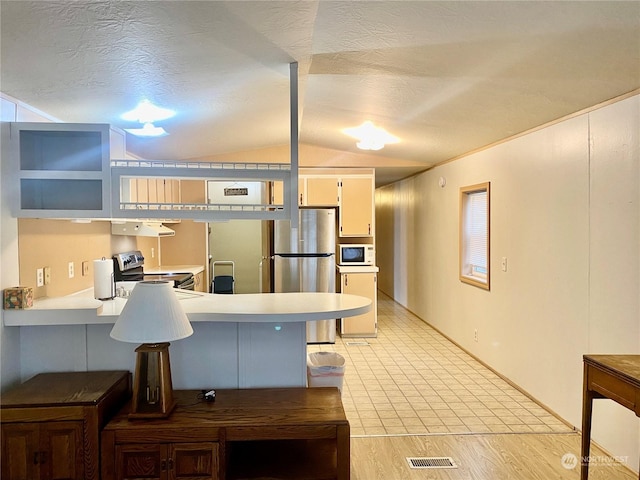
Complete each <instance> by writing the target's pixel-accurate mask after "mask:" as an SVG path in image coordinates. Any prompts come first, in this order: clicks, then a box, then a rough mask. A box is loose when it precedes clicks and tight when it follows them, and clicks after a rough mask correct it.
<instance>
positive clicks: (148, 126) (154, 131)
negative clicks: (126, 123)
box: [125, 122, 169, 137]
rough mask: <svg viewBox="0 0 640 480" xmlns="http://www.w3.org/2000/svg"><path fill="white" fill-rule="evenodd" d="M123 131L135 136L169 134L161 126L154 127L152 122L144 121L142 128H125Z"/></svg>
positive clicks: (161, 135) (162, 135)
mask: <svg viewBox="0 0 640 480" xmlns="http://www.w3.org/2000/svg"><path fill="white" fill-rule="evenodd" d="M125 131H127V132H129V133H130V134H131V135H136V136H137V137H164V136H165V135H169V134H168V133H167V131H166V130H165V129H164V128H162V127H156V126H155V125H154V124H153V123H150V122H149V123H145V124H144V126H143V127H142V128H125Z"/></svg>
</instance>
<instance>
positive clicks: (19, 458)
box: [2, 422, 84, 480]
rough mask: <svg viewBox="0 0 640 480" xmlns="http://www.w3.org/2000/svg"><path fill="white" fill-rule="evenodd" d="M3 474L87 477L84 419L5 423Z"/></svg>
mask: <svg viewBox="0 0 640 480" xmlns="http://www.w3.org/2000/svg"><path fill="white" fill-rule="evenodd" d="M2 478H8V479H11V480H35V479H38V478H40V479H43V480H84V456H83V447H82V422H46V423H45V422H43V423H15V424H4V425H2Z"/></svg>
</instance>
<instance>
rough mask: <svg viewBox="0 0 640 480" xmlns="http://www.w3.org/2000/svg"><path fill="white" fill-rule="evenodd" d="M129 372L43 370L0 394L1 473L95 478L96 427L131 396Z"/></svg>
mask: <svg viewBox="0 0 640 480" xmlns="http://www.w3.org/2000/svg"><path fill="white" fill-rule="evenodd" d="M130 382H131V381H130V373H129V372H69V373H43V374H39V375H36V376H35V377H33V378H32V379H30V380H28V381H27V382H25V383H23V384H22V385H20V386H18V387H17V388H15V389H12V390H9V391H7V392H6V393H5V394H3V395H2V399H1V403H0V407H1V418H2V467H1V471H2V475H1V477H2V478H3V479H4V478H6V479H10V480H36V479H47V480H98V479H99V478H100V468H99V452H100V445H99V442H100V429H101V428H102V426H103V425H104V424H105V423H106V422H107V421H108V420H109V418H110V416H111V415H113V414H114V413H115V412H116V411H117V410H118V409H119V408H120V407H121V406H122V405H123V404H124V403H125V402H126V401H127V399H128V398H129V397H130V395H131V393H130V392H131V383H130Z"/></svg>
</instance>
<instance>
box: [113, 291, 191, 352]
mask: <svg viewBox="0 0 640 480" xmlns="http://www.w3.org/2000/svg"><path fill="white" fill-rule="evenodd" d="M192 333H193V328H191V324H190V323H189V319H188V318H187V315H186V314H185V313H184V310H183V309H182V305H180V301H179V300H178V297H177V296H176V294H175V292H174V290H173V287H172V285H171V283H169V282H161V281H160V282H156V281H153V282H138V283H136V285H135V287H134V288H133V290H132V291H131V296H130V297H129V299H128V300H127V303H126V305H125V306H124V308H123V309H122V313H120V316H119V317H118V320H117V321H116V324H115V325H114V326H113V329H112V330H111V338H114V339H116V340H120V341H122V342H131V343H161V342H170V341H172V340H180V339H181V338H186V337H188V336H189V335H191V334H192Z"/></svg>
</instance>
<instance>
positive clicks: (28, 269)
mask: <svg viewBox="0 0 640 480" xmlns="http://www.w3.org/2000/svg"><path fill="white" fill-rule="evenodd" d="M18 248H19V252H20V253H19V261H20V284H21V285H24V286H29V287H33V292H34V297H36V298H38V297H55V296H60V295H68V294H71V293H74V292H78V291H80V290H84V289H86V288H91V287H93V260H96V259H99V258H102V257H103V256H104V257H107V258H109V257H110V256H111V224H110V223H109V222H93V223H72V222H70V221H68V220H43V219H24V218H23V219H19V220H18ZM83 261H88V262H89V274H88V275H85V276H83V275H82V262H83ZM69 262H73V263H74V267H75V268H74V269H75V274H74V277H73V278H69V275H68V264H69ZM43 267H50V268H51V283H50V284H49V285H45V286H43V287H36V269H38V268H43Z"/></svg>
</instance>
